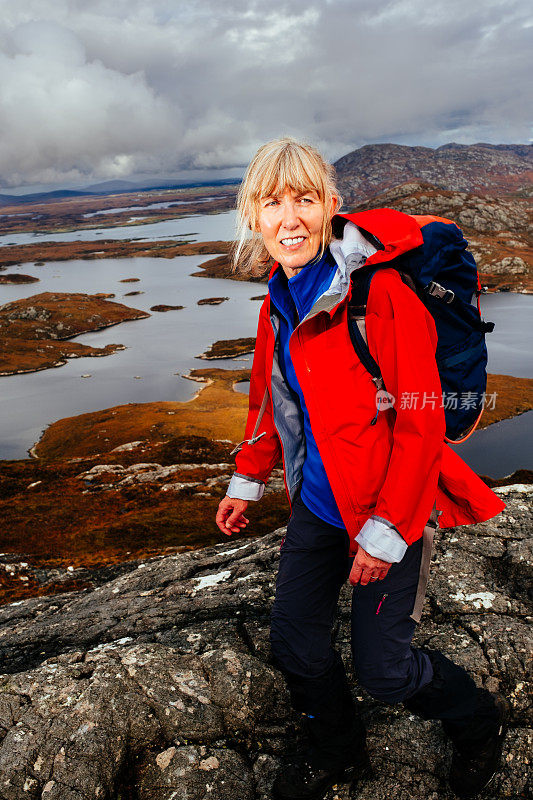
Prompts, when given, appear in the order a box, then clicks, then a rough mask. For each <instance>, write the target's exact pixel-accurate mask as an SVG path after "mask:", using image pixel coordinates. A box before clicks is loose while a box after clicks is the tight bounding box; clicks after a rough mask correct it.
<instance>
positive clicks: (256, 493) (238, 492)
mask: <svg viewBox="0 0 533 800" xmlns="http://www.w3.org/2000/svg"><path fill="white" fill-rule="evenodd" d="M264 491H265V484H264V483H263V481H260V480H257V478H249V477H248V476H247V475H240V474H239V473H238V472H234V473H233V476H232V478H231V480H230V482H229V486H228V491H227V492H226V494H227V496H228V497H232V498H233V499H237V500H261V498H262V497H263V492H264Z"/></svg>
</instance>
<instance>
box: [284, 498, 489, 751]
mask: <svg viewBox="0 0 533 800" xmlns="http://www.w3.org/2000/svg"><path fill="white" fill-rule="evenodd" d="M421 554H422V540H419V541H418V542H416V543H415V544H413V545H410V546H409V547H408V548H407V551H406V554H405V556H404V557H403V559H402V561H401V562H400V563H398V564H393V565H392V566H391V568H390V570H389V572H388V574H387V577H386V578H385V579H384V580H381V581H375V582H373V583H372V582H371V583H369V584H368V585H367V586H361V585H360V584H358V585H357V586H355V587H354V589H353V595H352V607H351V644H352V657H353V666H354V671H355V675H356V678H357V680H358V683H359V685H360V686H362V687H363V688H364V689H365V690H366V691H367V692H368V693H369V694H370V695H372V696H373V697H374V698H376V699H378V700H381V701H383V702H385V703H390V704H393V703H400V702H403V703H404V704H405V705H406V707H407V708H409V709H410V710H411V711H413V712H414V713H416V714H419V715H420V716H424V718H426V719H441V720H442V721H443V725H444V727H445V729H446V726H448V728H449V730H450V732H451V731H452V730H453V731H455V730H456V729H462V726H463V725H464V724H465V721H467V720H469V719H470V718H471V717H472V714H473V712H474V709H475V706H476V687H475V684H474V681H473V680H472V678H471V677H470V676H469V675H468V674H467V673H466V672H465V670H463V669H462V668H461V667H458V666H457V665H455V664H453V663H452V662H451V661H450V660H449V659H447V658H446V657H445V656H443V655H442V654H441V653H438V652H437V651H429V650H422V649H417V648H414V647H412V646H411V640H412V637H413V633H414V630H415V627H416V623H415V622H414V621H413V620H412V619H411V618H410V614H411V613H412V610H413V605H414V600H415V595H416V589H417V585H418V576H419V569H420V560H421ZM352 561H353V557H352V558H350V556H349V539H348V534H347V532H346V530H345V529H342V528H336V527H334V526H332V525H329V524H328V523H326V522H324V521H323V520H321V519H320V518H319V517H317V516H316V515H315V514H313V513H312V512H311V511H310V510H309V509H308V508H307V507H306V506H305V505H304V503H303V502H302V501H301V499H300V498H299V497H298V498H297V499H296V500H295V502H294V504H293V510H292V514H291V518H290V520H289V523H288V526H287V534H286V537H285V540H284V542H283V544H282V547H281V550H280V564H279V571H278V576H277V581H276V597H275V601H274V605H273V608H272V617H271V632H270V642H271V649H272V655H273V659H274V662H275V663H276V664H277V666H278V667H279V668H280V669H281V671H282V672H283V673H284V675H285V677H286V679H287V683H288V687H289V691H290V694H291V700H292V704H293V707H294V708H295V709H296V710H297V711H301V712H303V713H304V714H305V715H306V716H307V717H308V727H309V732H310V734H311V746H312V751H313V754H314V759H315V761H316V762H317V763H319V764H320V765H322V766H326V765H331V764H332V762H338V763H345V762H346V761H349V760H350V754H351V753H353V750H354V747H357V746H358V745H359V746H360V745H361V744H362V743H363V741H364V728H363V726H362V724H361V722H360V721H359V719H358V717H357V714H356V710H355V705H354V703H353V700H352V696H351V692H350V689H349V687H348V683H347V679H346V672H345V669H344V665H343V663H342V659H341V658H340V656H339V654H338V653H337V652H336V650H335V649H334V647H333V645H332V627H333V622H334V618H335V613H336V609H337V603H338V598H339V592H340V589H341V586H342V584H343V583H344V582H345V581H346V580H347V578H348V575H349V573H350V569H351V565H352Z"/></svg>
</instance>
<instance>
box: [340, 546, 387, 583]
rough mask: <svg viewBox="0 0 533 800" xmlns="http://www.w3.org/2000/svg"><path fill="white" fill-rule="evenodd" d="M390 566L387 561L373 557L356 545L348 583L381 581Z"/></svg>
mask: <svg viewBox="0 0 533 800" xmlns="http://www.w3.org/2000/svg"><path fill="white" fill-rule="evenodd" d="M390 567H391V564H390V563H389V562H388V561H382V560H381V559H380V558H374V556H371V555H369V554H368V553H367V552H366V550H363V548H362V547H358V548H357V553H356V554H355V558H354V560H353V564H352V569H351V571H350V579H349V580H350V583H351V584H352V586H356V585H357V584H358V583H360V584H361V586H366V585H367V583H375V581H376V580H379V581H382V580H383V578H385V577H386V575H387V572H388V571H389V569H390Z"/></svg>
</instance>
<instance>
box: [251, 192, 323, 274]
mask: <svg viewBox="0 0 533 800" xmlns="http://www.w3.org/2000/svg"><path fill="white" fill-rule="evenodd" d="M335 205H336V198H332V203H331V208H330V209H329V211H328V214H329V217H331V216H332V215H333V211H334V209H335ZM325 213H326V210H325V208H324V203H323V202H322V201H321V200H320V198H319V196H318V192H316V191H315V190H311V191H309V192H306V193H305V194H298V193H297V192H295V191H294V189H288V188H287V189H285V190H284V191H283V192H282V193H281V194H278V195H271V196H269V197H263V198H262V199H261V200H260V201H259V216H258V227H259V231H260V232H261V235H262V236H263V241H264V244H265V247H266V249H267V250H268V252H269V253H270V255H271V256H272V258H273V259H274V260H275V261H278V262H279V263H280V264H281V266H282V267H283V269H284V271H285V274H286V275H287V276H288V277H291V276H292V275H295V274H296V273H297V272H299V271H300V269H301V267H303V266H304V265H305V264H307V262H308V261H310V260H311V259H312V258H314V256H315V255H316V254H317V252H318V250H319V248H320V244H321V235H322V222H323V220H324V214H325Z"/></svg>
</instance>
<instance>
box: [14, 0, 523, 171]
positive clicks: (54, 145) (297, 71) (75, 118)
mask: <svg viewBox="0 0 533 800" xmlns="http://www.w3.org/2000/svg"><path fill="white" fill-rule="evenodd" d="M530 52H531V27H530V16H529V15H528V4H527V3H526V0H506V2H503V0H474V2H472V3H470V4H466V3H464V2H462V0H461V1H460V0H449V2H448V3H447V4H445V5H443V4H442V3H439V4H437V3H428V2H427V0H426V2H424V0H355V1H351V2H348V1H347V0H315V1H314V2H313V0H308V1H307V2H304V0H270V2H269V3H268V4H267V5H266V6H265V4H264V2H261V3H259V1H258V0H249V1H246V0H227V2H225V3H224V4H220V3H218V2H217V3H215V2H214V0H189V2H184V1H183V2H175V0H143V2H140V0H93V2H91V3H86V2H84V1H83V0H25V2H24V3H22V4H21V3H20V1H19V0H3V3H2V17H1V19H0V70H1V74H2V80H1V82H0V124H1V126H2V140H1V144H0V183H2V184H3V185H4V186H17V185H21V184H25V183H54V182H56V183H61V182H67V181H70V182H72V181H82V180H83V181H85V180H86V179H90V180H93V179H98V180H101V179H106V178H115V177H127V176H128V175H130V174H131V173H140V172H142V173H145V174H146V173H154V174H160V175H162V176H164V175H165V174H169V173H174V172H176V171H177V170H179V169H182V168H211V167H213V168H221V167H222V168H223V167H225V166H234V165H237V164H244V163H246V162H247V161H248V159H249V158H250V156H251V155H252V154H253V151H254V149H255V148H256V147H257V146H258V145H259V144H260V143H262V142H264V141H266V140H267V139H269V138H273V137H275V136H278V135H283V134H286V133H291V134H293V135H296V136H300V137H302V138H305V139H307V140H310V141H312V142H314V143H315V144H318V145H319V146H321V147H322V149H323V150H324V152H325V153H326V155H328V156H329V157H330V158H335V157H338V156H340V155H342V154H343V153H345V152H348V151H349V150H350V149H353V148H354V147H357V146H360V145H362V144H365V143H367V142H372V141H396V142H399V143H406V144H426V145H436V144H442V143H444V142H446V141H449V140H450V139H455V140H456V141H482V140H485V141H493V142H498V141H506V142H509V141H527V140H528V139H529V138H530V136H531V129H530V122H531V121H530V119H529V117H528V105H530V104H528V98H530V91H531V90H530V83H531V81H530Z"/></svg>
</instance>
